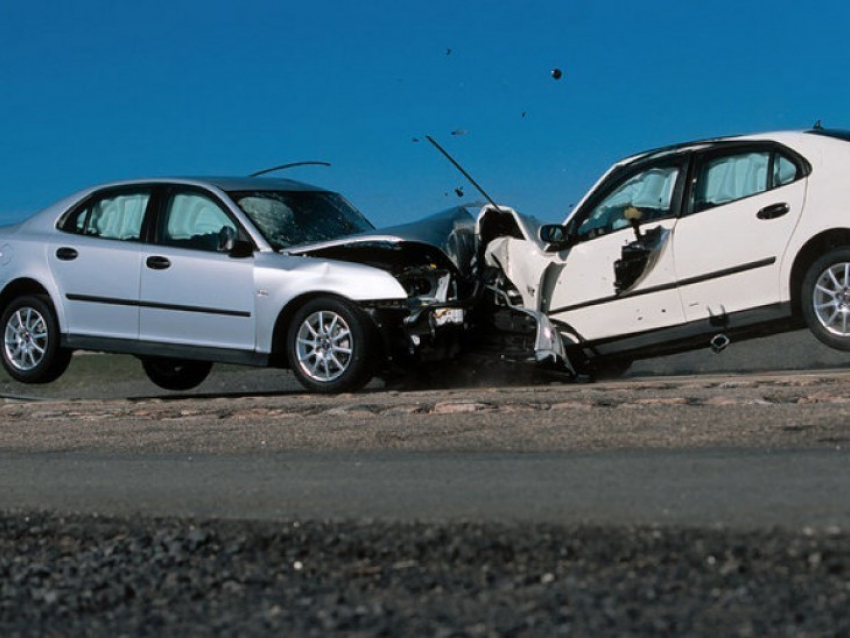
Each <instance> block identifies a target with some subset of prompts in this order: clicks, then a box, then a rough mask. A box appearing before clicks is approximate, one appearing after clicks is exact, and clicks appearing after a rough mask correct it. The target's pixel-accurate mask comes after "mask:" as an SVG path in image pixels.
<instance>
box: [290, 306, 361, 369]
mask: <svg viewBox="0 0 850 638" xmlns="http://www.w3.org/2000/svg"><path fill="white" fill-rule="evenodd" d="M353 354H354V338H353V335H352V333H351V329H350V328H349V326H348V324H347V323H346V321H345V319H343V317H342V316H341V315H339V314H337V313H336V312H333V311H330V310H319V311H317V312H314V313H312V314H310V315H308V316H307V317H306V318H305V319H304V321H303V322H302V323H301V326H300V327H299V328H298V335H297V357H298V364H299V366H300V367H301V370H303V372H304V374H305V375H307V376H308V377H309V378H310V379H312V380H314V381H318V382H320V383H327V382H330V381H334V380H336V379H338V378H339V377H341V376H342V375H343V374H344V373H345V371H346V370H347V369H348V367H349V365H350V364H351V361H352V356H353Z"/></svg>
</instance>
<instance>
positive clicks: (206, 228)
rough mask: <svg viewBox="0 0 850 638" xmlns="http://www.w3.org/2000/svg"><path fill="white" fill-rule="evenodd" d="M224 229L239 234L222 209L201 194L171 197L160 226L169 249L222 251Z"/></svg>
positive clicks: (163, 239)
mask: <svg viewBox="0 0 850 638" xmlns="http://www.w3.org/2000/svg"><path fill="white" fill-rule="evenodd" d="M223 228H230V229H231V230H233V231H234V235H235V233H236V225H235V224H234V223H233V221H232V220H231V219H230V217H229V216H228V215H227V213H225V212H224V211H223V210H222V209H221V207H220V206H219V205H218V204H216V203H215V202H214V201H213V200H211V199H210V198H208V197H206V196H204V195H201V194H199V193H177V194H175V195H173V196H172V197H171V199H170V200H169V203H168V206H167V207H166V210H165V215H164V216H163V218H162V222H161V225H160V233H159V241H160V243H162V244H166V245H168V246H178V247H181V248H195V249H199V250H213V251H214V250H218V249H219V234H220V233H221V231H222V229H223Z"/></svg>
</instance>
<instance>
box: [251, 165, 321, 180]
mask: <svg viewBox="0 0 850 638" xmlns="http://www.w3.org/2000/svg"><path fill="white" fill-rule="evenodd" d="M330 165H331V164H330V162H317V161H310V162H292V163H291V164H281V165H280V166H275V167H273V168H266V169H264V170H262V171H257V172H256V173H251V174H250V175H248V177H259V176H260V175H265V174H266V173H273V172H275V171H282V170H285V169H287V168H294V167H295V166H330Z"/></svg>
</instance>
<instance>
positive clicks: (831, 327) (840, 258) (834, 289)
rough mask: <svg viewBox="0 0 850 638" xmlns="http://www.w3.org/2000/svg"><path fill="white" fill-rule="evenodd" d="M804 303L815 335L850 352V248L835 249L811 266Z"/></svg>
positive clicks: (803, 308)
mask: <svg viewBox="0 0 850 638" xmlns="http://www.w3.org/2000/svg"><path fill="white" fill-rule="evenodd" d="M800 304H801V305H802V312H803V319H805V321H806V325H807V326H808V327H809V330H811V331H812V334H813V335H814V336H815V337H817V338H818V339H819V340H820V341H822V342H823V343H825V344H826V345H828V346H830V347H832V348H835V349H837V350H844V351H850V248H834V249H832V250H830V251H829V252H827V253H826V254H825V255H824V256H823V257H821V258H820V259H818V260H816V261H815V262H814V263H813V264H812V265H811V266H809V269H808V270H807V271H806V276H805V277H803V285H802V288H801V294H800Z"/></svg>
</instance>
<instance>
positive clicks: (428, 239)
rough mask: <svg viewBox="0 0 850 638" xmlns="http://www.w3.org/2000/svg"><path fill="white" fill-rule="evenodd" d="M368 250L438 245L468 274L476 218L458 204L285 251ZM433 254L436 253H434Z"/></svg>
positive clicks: (344, 253) (351, 255) (336, 254)
mask: <svg viewBox="0 0 850 638" xmlns="http://www.w3.org/2000/svg"><path fill="white" fill-rule="evenodd" d="M367 247H368V248H369V249H371V250H370V251H369V252H370V253H372V254H374V251H381V250H386V251H390V252H393V253H398V252H404V251H405V247H408V248H409V253H410V255H408V257H409V258H416V257H413V256H414V255H422V256H423V257H422V258H423V259H424V258H426V257H427V255H428V254H429V253H432V252H433V251H428V250H427V249H426V248H427V247H431V248H436V249H437V250H438V251H439V252H440V253H441V254H442V255H443V256H444V257H445V258H446V259H448V261H449V262H450V263H451V264H452V265H453V266H454V267H455V268H456V269H457V271H458V272H460V273H461V274H463V275H465V276H469V275H470V274H471V270H472V262H473V258H474V256H475V218H474V217H473V215H472V214H471V213H470V212H469V210H468V209H467V208H465V207H463V206H455V207H453V208H449V209H447V210H444V211H442V212H439V213H436V214H434V215H431V216H429V217H426V218H424V219H421V220H419V221H416V222H412V223H409V224H402V225H399V226H391V227H388V228H380V229H377V230H375V231H371V232H367V233H359V234H357V235H348V236H346V237H341V238H340V239H332V240H329V241H323V242H318V243H314V244H304V245H301V246H293V247H291V248H288V249H287V250H286V251H285V252H286V253H288V254H290V255H308V256H316V257H319V256H328V257H332V258H333V259H340V260H343V261H345V260H348V261H357V262H363V261H370V260H367V259H363V258H362V257H361V255H363V254H365V252H364V249H365V248H367ZM432 256H433V255H432Z"/></svg>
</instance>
